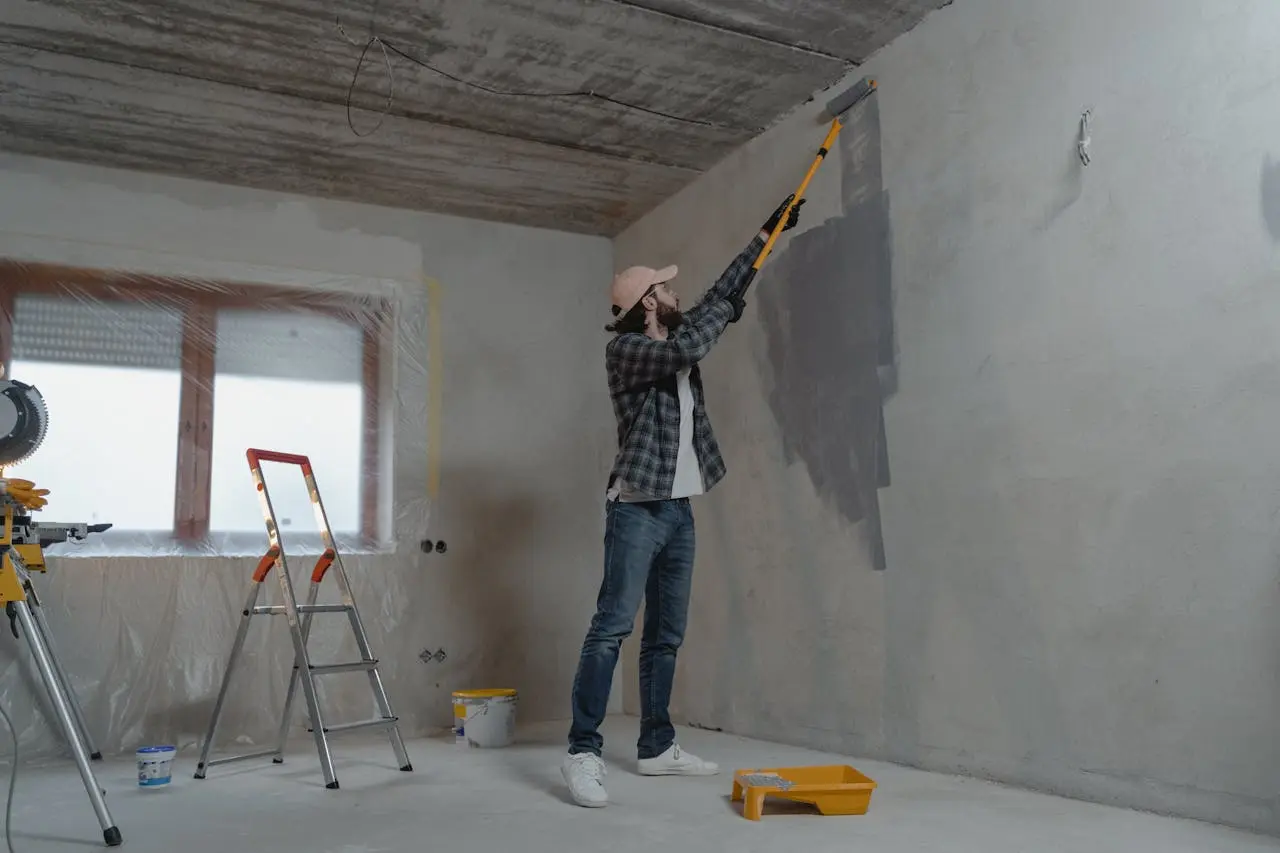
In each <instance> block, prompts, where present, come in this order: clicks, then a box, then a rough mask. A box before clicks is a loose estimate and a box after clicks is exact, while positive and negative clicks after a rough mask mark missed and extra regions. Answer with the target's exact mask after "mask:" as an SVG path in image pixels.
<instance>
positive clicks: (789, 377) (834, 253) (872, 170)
mask: <svg viewBox="0 0 1280 853" xmlns="http://www.w3.org/2000/svg"><path fill="white" fill-rule="evenodd" d="M840 155H841V165H842V167H843V178H842V198H843V206H844V213H843V214H842V215H841V216H839V217H836V218H834V219H829V220H827V221H826V222H824V223H823V224H822V225H821V226H819V227H817V228H812V229H810V230H809V231H806V232H804V233H802V234H800V235H798V236H797V237H796V238H795V239H793V240H792V241H791V243H790V245H789V246H788V247H787V249H786V250H785V251H783V252H781V253H779V255H778V256H776V257H775V258H774V259H773V262H772V264H771V265H770V267H769V268H768V273H767V277H768V281H767V282H762V283H761V285H760V289H759V291H758V293H759V299H760V317H761V321H762V322H763V323H764V327H765V334H766V339H767V342H768V348H767V357H768V361H769V364H768V369H770V370H771V371H772V375H773V380H774V390H773V392H772V393H771V395H770V400H769V404H770V407H771V408H772V409H773V413H774V417H775V418H776V419H777V421H778V423H779V425H780V426H781V427H782V435H783V444H784V452H785V454H786V458H787V461H788V462H794V461H795V460H797V459H799V460H800V461H802V462H803V463H804V465H805V467H806V469H807V470H808V472H809V476H810V478H811V479H812V481H813V484H814V486H815V488H816V489H817V491H818V494H819V495H820V496H821V497H822V498H823V499H824V500H826V501H829V502H831V503H832V504H833V505H834V506H835V508H836V509H837V511H838V512H839V513H840V514H841V515H842V516H844V517H845V518H846V519H848V520H849V521H850V522H851V523H855V524H856V523H859V522H862V521H866V522H867V523H868V528H867V529H868V538H869V541H870V544H871V548H872V555H871V556H872V559H873V563H874V565H875V567H876V568H877V569H884V568H885V556H884V542H883V538H882V536H881V531H880V500H879V494H878V490H879V489H881V488H884V487H887V486H888V485H889V463H888V452H887V447H886V437H885V429H884V405H883V404H884V400H885V399H886V396H887V395H888V394H889V393H891V392H892V389H893V387H894V383H895V374H894V364H895V351H896V350H895V343H894V337H893V299H892V278H891V272H892V264H891V261H892V257H891V246H892V243H891V239H890V225H889V199H888V195H887V194H886V193H885V191H884V186H883V182H882V178H881V169H880V116H879V110H878V108H877V106H876V101H875V99H874V98H873V99H872V100H870V101H868V102H867V103H866V105H865V106H864V107H862V108H861V109H860V110H859V111H858V113H857V115H856V116H852V117H851V120H850V123H849V124H848V125H847V127H846V129H845V130H844V131H843V132H842V135H841V143H840Z"/></svg>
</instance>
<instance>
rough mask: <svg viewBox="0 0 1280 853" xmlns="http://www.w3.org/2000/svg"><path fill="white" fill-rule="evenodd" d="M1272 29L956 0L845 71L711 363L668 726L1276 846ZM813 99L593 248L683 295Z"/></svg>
mask: <svg viewBox="0 0 1280 853" xmlns="http://www.w3.org/2000/svg"><path fill="white" fill-rule="evenodd" d="M1278 41H1280V6H1277V5H1276V4H1275V3H1272V2H1269V0H1250V2H1230V3H1219V2H1210V0H1198V1H1197V0H1174V2H1157V0H1123V2H1119V3H1113V4H1108V5H1106V6H1104V5H1103V4H1100V3H1087V4H1078V3H1077V4H1068V3H1056V2H1050V0H957V2H956V3H954V4H953V5H951V6H949V7H947V8H945V9H943V10H941V11H939V12H936V13H934V14H933V15H932V16H930V17H929V18H928V19H926V21H925V22H924V23H923V24H922V25H921V26H919V27H918V28H916V29H915V30H914V31H912V32H911V33H910V34H908V35H906V36H904V37H902V38H901V39H899V40H898V41H896V42H895V43H893V44H892V45H890V46H889V47H888V48H887V49H885V50H884V51H882V52H881V53H880V54H878V55H877V56H876V57H874V58H873V60H872V61H871V62H870V63H869V64H868V65H867V66H866V67H864V68H863V69H861V70H860V72H859V75H858V76H860V74H861V73H870V74H873V75H875V76H877V77H878V78H879V79H880V82H881V89H880V94H879V95H878V96H877V100H876V101H875V102H874V103H872V104H870V105H869V106H868V107H867V109H865V110H863V111H860V112H859V113H858V115H857V117H856V118H855V120H854V122H853V125H852V127H851V128H850V131H851V132H849V133H846V135H845V139H844V142H843V145H842V149H843V150H842V157H841V158H840V160H839V161H836V160H835V158H832V162H829V163H828V164H827V165H826V167H824V170H823V172H822V173H821V176H820V178H819V180H818V182H817V186H816V187H815V189H814V194H813V201H812V202H811V203H810V204H809V205H808V206H807V207H806V208H805V227H806V228H808V229H809V231H808V232H807V233H801V234H799V235H797V236H796V237H795V238H794V239H791V240H790V241H789V242H788V243H785V244H783V247H782V250H781V251H780V253H779V255H778V256H777V257H775V258H774V259H773V260H772V261H771V265H770V267H769V272H768V274H767V275H764V276H762V278H761V280H760V282H759V283H758V286H757V289H756V291H755V297H754V298H753V300H752V303H753V304H752V307H750V308H749V309H748V314H747V316H746V319H745V321H744V322H743V323H742V324H741V325H740V326H739V327H737V328H734V329H732V331H731V332H730V334H729V336H728V338H727V339H726V340H725V342H724V343H723V344H722V345H721V346H720V348H719V350H718V351H717V352H715V353H714V354H713V355H712V357H711V358H710V359H709V361H708V362H707V364H706V375H707V381H708V393H709V395H710V406H711V412H712V416H713V418H714V420H715V423H716V424H717V425H718V429H719V433H720V436H721V441H722V444H723V445H724V450H725V452H726V454H727V457H728V462H729V466H730V474H729V480H728V481H727V482H726V484H725V486H724V487H722V488H721V489H719V490H718V491H717V492H716V493H715V494H714V495H712V496H709V497H707V498H704V499H703V500H702V501H700V502H699V505H698V510H697V512H698V521H699V524H700V543H699V544H700V549H701V550H700V556H699V563H698V570H697V581H696V592H695V599H694V614H693V618H692V623H691V624H692V627H691V633H690V636H689V638H688V641H687V644H686V647H685V650H684V653H683V658H682V663H681V671H680V684H679V687H678V693H677V697H676V712H677V716H678V717H680V718H681V719H685V720H690V721H693V722H695V723H699V724H702V725H708V726H714V727H723V728H726V729H730V730H732V731H735V732H740V733H743V734H749V735H758V736H763V737H769V738H777V739H780V740H784V741H788V742H794V743H802V744H811V745H815V746H823V747H827V748H838V749H844V750H847V751H849V752H851V753H855V754H868V755H874V756H883V757H888V758H890V759H893V760H897V761H902V762H907V763H911V764H917V765H922V766H925V767H929V768H936V769H941V770H950V771H958V772H964V773H973V774H976V775H980V776H987V777H991V778H995V779H1000V780H1006V781H1009V782H1013V783H1018V784H1023V785H1028V786H1033V787H1036V788H1042V789H1047V790H1050V791H1054V792H1059V793H1063V794H1067V795H1071V796H1078V797H1083V798H1088V799H1097V800H1103V801H1110V802H1116V803H1121V804H1126V805H1131V806H1136V807H1141V808H1150V809H1157V810H1163V811H1169V812H1174V813H1180V814H1184V815H1189V816H1194V817H1198V818H1205V819H1209V820H1216V821H1222V822H1228V823H1233V824H1238V825H1241V826H1246V827H1253V828H1258V829H1262V830H1266V831H1270V832H1277V831H1280V815H1278V814H1277V811H1276V795H1275V791H1276V786H1275V768H1276V767H1277V765H1278V764H1280V740H1277V738H1276V737H1275V734H1274V728H1275V720H1276V718H1277V713H1278V712H1280V683H1278V680H1277V672H1278V671H1280V654H1278V652H1277V647H1278V645H1280V589H1278V588H1277V566H1278V564H1280V532H1278V531H1280V527H1278V526H1277V525H1278V523H1280V522H1278V519H1280V487H1277V483H1280V443H1278V442H1277V441H1276V437H1275V425H1276V424H1277V423H1280V336H1277V335H1276V334H1275V329H1276V325H1277V323H1278V322H1280V287H1278V285H1280V178H1278V177H1277V175H1278V167H1277V162H1278V161H1280V111H1278V110H1277V109H1276V102H1277V97H1280V52H1278V51H1276V49H1275V45H1276V44H1277V42H1278ZM851 79H852V78H851ZM824 100H825V97H823V96H819V98H818V99H817V101H816V102H815V103H814V104H810V105H807V106H805V107H803V108H801V109H800V110H799V111H798V112H797V113H796V114H795V115H794V116H792V117H791V118H790V119H788V120H787V121H786V122H784V123H783V124H782V125H780V126H778V127H775V128H774V129H773V130H771V131H770V132H769V133H767V134H765V135H764V136H762V137H761V138H759V139H758V140H756V141H755V142H753V143H752V144H750V145H748V146H746V147H745V148H744V149H742V150H740V151H737V152H735V153H734V154H733V155H732V156H730V157H729V158H728V159H726V160H725V161H724V162H722V163H721V164H720V165H719V166H718V167H717V168H716V169H714V170H713V171H712V172H711V173H710V174H708V175H707V176H706V177H704V178H703V179H701V180H700V181H699V182H698V183H696V184H695V185H693V186H692V187H690V188H689V189H687V190H686V191H685V192H683V193H681V194H680V195H679V196H677V197H675V198H674V199H672V200H670V201H669V202H668V203H666V204H665V205H664V206H662V207H661V208H660V209H658V210H657V211H655V212H654V213H653V214H652V215H650V216H649V217H647V218H646V219H645V220H643V221H642V222H640V223H639V224H637V225H636V226H635V227H633V228H631V229H630V230H629V231H627V232H626V233H625V234H623V235H622V236H621V237H620V238H619V239H618V240H617V241H616V253H617V259H616V260H617V263H618V264H619V265H624V264H628V263H634V262H645V263H651V264H655V265H661V264H665V263H668V262H678V263H680V264H681V265H682V266H683V269H684V271H685V274H684V279H685V281H686V282H688V283H687V284H686V285H685V286H686V288H689V289H693V290H698V289H701V287H703V286H704V285H705V283H706V282H708V281H709V280H710V278H711V277H712V276H713V275H714V274H715V273H716V272H718V270H719V268H720V267H721V266H722V265H723V264H724V263H725V262H726V261H727V260H728V259H729V257H730V256H731V255H732V253H734V252H735V251H737V249H738V248H739V246H740V245H741V244H742V243H743V242H744V241H745V240H747V239H748V238H749V237H750V234H751V233H752V229H753V228H755V227H756V226H757V225H758V223H759V221H760V220H762V219H763V218H764V216H765V215H766V214H767V213H768V212H769V210H770V209H771V208H772V206H773V205H774V204H776V202H777V201H778V199H780V198H781V197H782V196H784V195H785V194H786V193H787V192H788V191H789V189H790V185H791V184H793V183H794V182H795V181H796V179H797V178H798V177H799V175H800V174H801V173H802V171H803V169H804V167H805V166H806V165H807V162H808V158H809V157H810V156H811V152H812V149H813V148H814V146H815V145H816V144H817V142H818V141H819V140H820V138H821V134H822V128H821V126H819V125H818V124H817V123H816V121H815V114H816V113H817V109H816V106H817V104H818V103H821V102H823V101H824ZM1086 107H1088V108H1092V110H1093V116H1094V118H1093V145H1092V157H1093V160H1092V165H1090V166H1088V168H1087V169H1086V168H1083V167H1082V166H1081V165H1080V163H1079V162H1078V160H1077V158H1076V153H1075V141H1076V133H1077V126H1078V121H1079V117H1080V114H1081V112H1082V110H1084V109H1085V108H1086ZM881 156H882V166H881V160H880V158H881ZM877 199H878V201H877ZM886 211H887V213H886ZM842 219H843V220H849V219H853V220H856V221H857V222H856V224H853V225H850V224H849V223H848V222H847V221H844V222H842ZM841 229H845V230H841ZM881 232H883V233H884V234H885V235H886V236H885V237H884V238H883V239H882V238H881V237H880V234H881ZM841 233H843V234H845V237H846V239H845V242H843V243H841V242H839V241H837V240H834V239H829V238H830V237H832V236H833V235H835V236H838V235H839V234H841ZM824 241H826V242H824ZM850 241H852V243H853V245H855V246H856V247H857V251H858V252H859V253H861V255H862V256H863V257H864V258H865V259H866V263H865V265H864V267H858V266H857V265H856V263H855V264H854V265H853V266H852V267H850V266H849V264H850V261H849V260H848V258H847V257H845V253H844V249H847V247H848V245H849V242H850ZM882 242H883V243H884V246H887V247H888V251H883V249H884V246H882V245H881V243H882ZM824 246H825V248H824ZM842 247H843V248H842ZM886 270H888V272H887V273H886V272H885V271H886ZM810 275H817V276H818V277H820V278H822V280H821V283H820V286H814V284H813V283H812V282H810V281H808V280H805V279H806V278H807V277H808V276H810ZM886 275H887V276H888V279H889V281H890V282H891V285H892V315H891V318H890V317H886V316H885V315H884V305H883V299H882V297H881V295H880V294H881V292H882V291H881V289H880V286H881V284H882V283H883V281H882V279H883V278H884V277H885V276H886ZM851 292H852V293H854V294H856V295H857V298H858V299H861V300H862V301H863V302H862V304H863V306H864V310H863V311H861V312H859V311H858V310H857V308H856V306H851V305H850V302H849V294H850V293H851ZM824 307H825V308H826V313H825V314H824ZM868 315H869V316H870V319H868ZM877 318H878V319H877ZM850 341H853V342H855V343H856V344H857V345H856V346H853V345H851V344H850ZM886 342H888V344H890V345H891V350H892V355H893V358H892V359H891V360H890V361H891V362H892V363H891V364H887V365H886V364H884V363H883V362H884V359H883V358H882V356H883V353H880V352H876V353H873V352H872V351H871V350H872V349H874V348H875V347H882V346H884V345H885V344H886ZM873 343H874V345H875V347H872V344H873ZM815 346H822V347H828V348H829V349H830V352H831V354H832V356H833V358H834V360H835V364H832V363H823V362H821V361H820V360H818V361H815V360H814V355H815V353H814V348H815ZM840 347H843V348H844V349H840ZM841 365H843V367H841ZM869 365H871V367H869ZM872 368H874V371H875V374H876V376H877V377H878V380H879V388H880V390H881V392H882V394H883V396H884V398H885V399H886V400H887V402H886V403H885V421H886V429H885V438H886V439H887V453H886V454H883V455H882V456H877V455H876V453H874V452H873V453H872V456H871V457H870V458H871V459H872V461H871V463H868V462H867V461H866V459H867V456H866V454H867V452H868V449H869V450H870V451H875V452H878V451H879V450H881V449H883V442H882V440H881V439H879V438H869V437H868V436H867V435H866V429H867V426H866V425H867V424H868V423H871V422H872V419H873V417H874V416H875V415H876V413H875V411H874V410H875V409H877V408H878V406H879V402H878V400H877V399H876V398H875V394H873V393H869V388H870V387H871V386H870V385H869V380H868V378H867V371H868V370H870V369H872ZM806 398H808V399H817V400H819V401H821V405H812V404H810V403H808V402H806ZM840 441H843V442H844V444H845V446H846V447H847V454H846V458H843V459H842V458H839V455H838V454H836V453H834V452H833V450H834V449H833V447H832V446H830V445H831V443H833V442H836V443H838V442H840ZM815 442H817V443H818V444H820V445H821V444H823V443H825V444H826V446H819V447H817V448H816V450H815V447H814V444H815ZM824 462H825V466H826V468H827V469H828V470H823V463H824ZM868 464H870V465H871V468H872V470H871V471H870V472H868V471H867V470H866V467H867V465H868ZM868 483H872V484H878V485H881V486H883V485H884V484H885V483H888V486H887V488H880V489H879V491H878V495H879V499H880V504H881V507H880V508H881V509H882V511H883V545H884V550H885V561H886V564H887V570H886V571H884V572H878V571H876V562H877V553H876V551H877V548H878V540H879V536H878V535H877V530H876V528H877V524H876V517H875V514H874V512H872V510H873V509H874V506H873V505H872V503H870V502H868V501H867V498H866V496H867V494H868V493H871V494H875V493H876V488H874V486H873V487H871V488H868V485H867V484H868ZM851 494H856V495H859V496H860V499H861V505H859V504H858V503H857V502H851V501H850V500H849V495H851ZM860 513H861V517H859V514H860ZM633 681H634V665H633V661H632V666H631V674H630V675H629V676H628V682H633ZM634 693H635V690H634V687H632V689H631V693H630V696H629V699H628V703H627V704H628V707H629V708H630V709H635V707H636V702H635V701H634Z"/></svg>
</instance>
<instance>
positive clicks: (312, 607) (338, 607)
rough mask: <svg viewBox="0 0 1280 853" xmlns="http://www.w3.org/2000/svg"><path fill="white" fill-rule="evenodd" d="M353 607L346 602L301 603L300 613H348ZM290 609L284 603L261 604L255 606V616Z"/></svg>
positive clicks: (275, 614) (273, 613) (270, 614)
mask: <svg viewBox="0 0 1280 853" xmlns="http://www.w3.org/2000/svg"><path fill="white" fill-rule="evenodd" d="M350 609H351V608H350V607H349V606H348V605H346V604H299V605H298V612H299V613H346V612H347V611H348V610H350ZM288 612H289V609H288V608H287V607H285V606H284V605H283V604H260V605H258V606H257V607H255V608H253V615H254V616H283V615H284V614H286V613H288Z"/></svg>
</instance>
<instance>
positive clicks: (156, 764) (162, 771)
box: [136, 746, 178, 788]
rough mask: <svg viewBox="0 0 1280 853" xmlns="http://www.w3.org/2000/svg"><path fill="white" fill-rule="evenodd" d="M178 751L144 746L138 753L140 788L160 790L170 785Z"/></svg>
mask: <svg viewBox="0 0 1280 853" xmlns="http://www.w3.org/2000/svg"><path fill="white" fill-rule="evenodd" d="M177 752H178V751H177V750H176V749H174V748H173V747H171V746H144V747H142V749H139V750H138V751H137V753H136V757H137V759H138V787H139V788H158V787H160V786H161V785H168V784H169V780H170V779H171V778H172V776H173V757H174V756H175V755H176V754H177Z"/></svg>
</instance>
